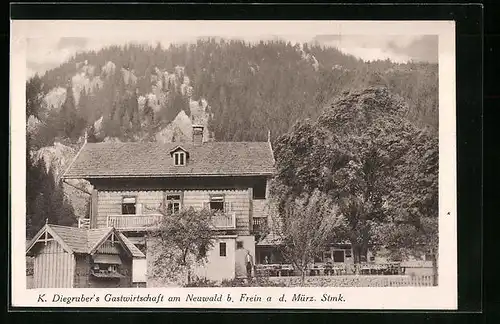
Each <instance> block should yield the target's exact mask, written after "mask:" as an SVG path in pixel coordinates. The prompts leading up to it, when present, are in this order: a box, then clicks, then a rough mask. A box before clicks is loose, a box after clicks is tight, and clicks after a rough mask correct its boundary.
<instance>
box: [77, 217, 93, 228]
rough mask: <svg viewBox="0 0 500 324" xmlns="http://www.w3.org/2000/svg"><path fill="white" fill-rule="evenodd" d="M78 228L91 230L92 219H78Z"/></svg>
mask: <svg viewBox="0 0 500 324" xmlns="http://www.w3.org/2000/svg"><path fill="white" fill-rule="evenodd" d="M78 228H90V218H78Z"/></svg>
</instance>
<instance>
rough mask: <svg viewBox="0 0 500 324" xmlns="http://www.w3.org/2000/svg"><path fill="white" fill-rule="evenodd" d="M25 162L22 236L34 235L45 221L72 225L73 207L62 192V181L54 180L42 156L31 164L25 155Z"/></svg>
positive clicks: (73, 222) (50, 169) (51, 171)
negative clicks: (24, 214)
mask: <svg viewBox="0 0 500 324" xmlns="http://www.w3.org/2000/svg"><path fill="white" fill-rule="evenodd" d="M28 156H29V155H28ZM26 162H27V181H26V184H27V188H26V237H28V238H30V237H32V236H33V235H34V234H36V233H37V232H38V230H40V228H42V227H43V225H44V224H45V222H49V223H51V224H59V225H67V226H71V225H74V224H75V223H76V216H75V214H74V211H73V207H72V206H71V204H70V203H69V201H68V199H67V198H66V196H65V194H64V190H63V187H62V183H61V182H56V179H55V177H54V169H53V167H49V169H48V170H47V168H46V166H45V161H44V160H43V159H42V158H40V159H38V160H37V161H36V162H35V163H33V162H32V161H31V158H29V157H27V161H26Z"/></svg>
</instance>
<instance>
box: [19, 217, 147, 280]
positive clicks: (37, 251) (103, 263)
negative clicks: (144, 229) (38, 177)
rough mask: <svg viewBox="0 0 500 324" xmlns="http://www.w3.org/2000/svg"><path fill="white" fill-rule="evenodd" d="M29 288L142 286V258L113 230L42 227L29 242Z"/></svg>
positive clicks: (133, 246) (144, 273) (27, 253)
mask: <svg viewBox="0 0 500 324" xmlns="http://www.w3.org/2000/svg"><path fill="white" fill-rule="evenodd" d="M26 255H27V256H32V257H33V258H34V265H33V288H118V287H144V286H145V282H146V265H145V264H146V256H145V255H144V253H142V252H141V251H140V250H139V249H138V248H137V247H136V246H135V245H134V244H133V243H132V242H130V241H129V240H128V239H127V237H126V236H125V235H123V234H122V233H120V232H119V231H117V230H116V229H114V228H112V227H111V228H100V229H86V228H77V227H68V226H59V225H50V224H46V225H45V226H44V227H43V228H42V229H41V230H40V231H39V232H38V233H37V234H36V235H35V237H34V238H33V239H32V240H31V242H30V243H29V244H28V247H27V249H26Z"/></svg>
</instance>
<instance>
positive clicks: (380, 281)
mask: <svg viewBox="0 0 500 324" xmlns="http://www.w3.org/2000/svg"><path fill="white" fill-rule="evenodd" d="M268 279H269V280H270V281H272V282H274V283H277V284H282V285H284V286H286V287H300V286H301V282H300V280H301V278H300V277H299V276H290V277H268ZM432 283H433V280H432V276H400V275H393V276H378V275H374V276H372V275H341V276H317V277H314V276H313V277H311V276H308V277H306V278H305V283H304V286H307V287H430V286H432V285H433V284H432Z"/></svg>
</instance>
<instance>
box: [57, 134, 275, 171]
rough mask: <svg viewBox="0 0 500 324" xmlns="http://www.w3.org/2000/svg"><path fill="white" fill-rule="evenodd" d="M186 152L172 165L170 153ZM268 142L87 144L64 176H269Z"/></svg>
mask: <svg viewBox="0 0 500 324" xmlns="http://www.w3.org/2000/svg"><path fill="white" fill-rule="evenodd" d="M179 146H180V147H182V149H184V150H185V151H186V152H188V153H189V161H188V163H187V164H186V165H185V166H175V165H174V163H173V162H172V158H171V154H170V153H171V151H172V150H173V149H175V148H178V147H179ZM273 172H274V157H273V152H272V148H271V145H270V143H269V142H206V143H203V144H202V145H194V144H193V143H157V142H155V143H137V142H133V143H110V142H107V143H86V144H85V145H84V146H83V147H82V149H81V150H80V152H79V153H78V156H77V157H76V158H75V160H74V161H73V163H72V164H71V165H70V166H69V168H68V170H67V171H66V173H65V174H64V178H66V179H75V178H80V179H81V178H83V179H92V178H120V177H121V178H125V177H180V176H251V175H272V174H273Z"/></svg>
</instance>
